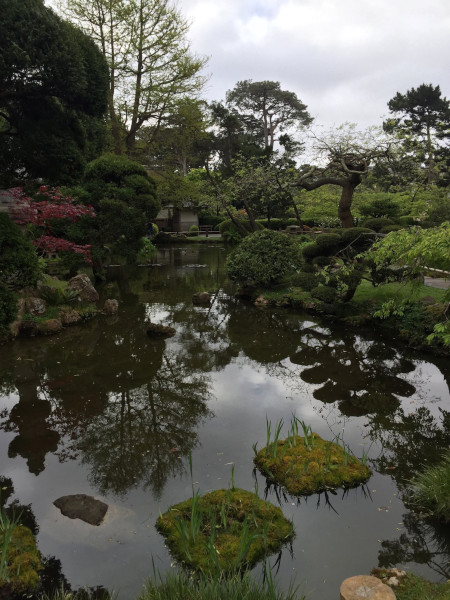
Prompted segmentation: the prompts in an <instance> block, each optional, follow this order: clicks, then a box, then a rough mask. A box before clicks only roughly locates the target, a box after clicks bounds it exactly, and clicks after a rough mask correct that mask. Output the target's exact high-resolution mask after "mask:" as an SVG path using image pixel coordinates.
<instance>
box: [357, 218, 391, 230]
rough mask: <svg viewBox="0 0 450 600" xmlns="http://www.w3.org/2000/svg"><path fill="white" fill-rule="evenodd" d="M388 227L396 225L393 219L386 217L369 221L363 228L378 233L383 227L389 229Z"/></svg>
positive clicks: (365, 222) (364, 223)
mask: <svg viewBox="0 0 450 600" xmlns="http://www.w3.org/2000/svg"><path fill="white" fill-rule="evenodd" d="M388 225H395V223H394V221H393V220H392V219H387V218H385V217H377V218H373V219H367V220H366V221H364V222H363V227H365V228H366V229H373V231H376V232H379V231H380V230H381V229H382V228H383V227H387V226H388Z"/></svg>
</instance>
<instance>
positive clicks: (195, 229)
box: [189, 225, 199, 237]
mask: <svg viewBox="0 0 450 600" xmlns="http://www.w3.org/2000/svg"><path fill="white" fill-rule="evenodd" d="M198 232H199V228H198V225H191V226H190V227H189V233H190V235H191V236H193V237H195V236H197V235H198Z"/></svg>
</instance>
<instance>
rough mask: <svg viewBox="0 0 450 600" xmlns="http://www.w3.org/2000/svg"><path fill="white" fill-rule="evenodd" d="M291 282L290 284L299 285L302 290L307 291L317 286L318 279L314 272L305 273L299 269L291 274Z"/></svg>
mask: <svg viewBox="0 0 450 600" xmlns="http://www.w3.org/2000/svg"><path fill="white" fill-rule="evenodd" d="M291 283H292V285H294V286H296V287H301V288H302V289H303V290H306V291H307V292H309V291H311V290H312V289H313V288H315V287H317V285H318V283H319V280H318V277H317V275H315V274H314V273H306V272H305V271H300V272H298V273H294V275H292V277H291Z"/></svg>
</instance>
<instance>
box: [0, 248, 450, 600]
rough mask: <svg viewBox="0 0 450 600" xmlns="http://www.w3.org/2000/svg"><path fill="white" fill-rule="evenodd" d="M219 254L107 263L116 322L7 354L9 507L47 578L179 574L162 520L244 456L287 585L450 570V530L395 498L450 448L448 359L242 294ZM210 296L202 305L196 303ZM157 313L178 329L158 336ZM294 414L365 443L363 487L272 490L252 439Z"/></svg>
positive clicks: (103, 580) (85, 581)
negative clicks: (17, 513) (277, 533)
mask: <svg viewBox="0 0 450 600" xmlns="http://www.w3.org/2000/svg"><path fill="white" fill-rule="evenodd" d="M225 257H226V250H225V249H224V248H223V247H220V246H219V245H217V246H214V245H211V246H203V245H198V246H193V245H192V246H187V247H178V248H177V247H168V248H162V249H160V251H159V254H158V257H157V259H156V261H157V264H155V265H154V266H152V267H149V268H143V267H140V268H139V267H136V268H133V269H128V270H124V269H122V268H120V267H111V268H110V269H109V271H108V279H107V281H106V282H105V283H104V285H103V287H102V290H101V293H102V295H103V298H107V297H109V298H117V299H118V300H119V303H120V308H119V314H118V315H116V316H112V317H100V318H98V319H95V320H93V321H90V322H88V323H86V324H85V325H82V326H77V327H73V328H69V329H67V330H65V331H63V332H61V333H60V334H58V335H56V336H54V337H48V338H30V339H23V340H18V341H15V342H14V343H12V344H10V345H6V346H3V347H2V348H0V409H1V415H0V416H1V424H0V426H1V434H0V457H1V462H2V471H1V472H2V475H3V478H9V479H10V480H11V481H10V482H9V485H12V486H13V487H14V492H13V493H12V495H11V497H10V500H12V499H17V500H18V502H19V503H20V504H22V505H28V504H29V505H30V508H31V511H32V513H33V515H34V517H35V519H36V523H37V526H38V528H39V532H38V536H37V539H38V545H39V548H40V550H41V552H42V553H43V555H45V556H50V557H54V560H51V561H49V564H50V565H52V566H53V571H54V572H56V571H58V568H59V569H60V571H61V572H62V573H63V574H64V576H65V577H66V578H67V580H68V581H69V582H70V584H71V585H72V587H74V588H77V587H79V586H89V587H95V586H100V585H102V586H105V587H106V588H107V589H108V590H110V591H112V590H114V591H115V592H116V593H118V598H119V600H131V599H132V598H133V597H135V595H136V594H137V593H138V591H139V590H140V589H141V587H142V585H143V583H144V582H145V580H146V579H147V578H148V577H149V576H150V575H151V573H152V570H153V568H156V569H157V570H158V571H159V572H160V573H164V572H166V571H167V570H170V569H173V568H174V565H173V559H172V558H171V556H170V555H169V553H168V550H167V548H166V547H165V545H164V540H163V539H162V537H161V536H160V534H159V533H158V532H157V531H156V529H155V522H156V519H157V518H158V515H159V514H160V513H163V512H165V511H166V510H167V509H168V507H169V506H171V505H172V504H175V503H178V502H181V501H183V500H185V499H187V498H188V497H189V496H190V495H191V489H192V485H194V488H195V489H200V490H201V492H203V493H206V492H208V491H211V490H215V489H220V488H226V487H228V486H229V485H230V482H231V477H232V475H231V470H232V466H233V465H234V481H235V484H236V485H237V486H239V487H242V488H244V489H246V490H249V491H254V490H255V489H257V490H258V493H259V495H260V496H261V497H264V496H265V495H266V496H267V498H268V499H269V500H270V501H271V502H272V503H273V504H275V505H277V506H280V507H281V508H282V510H283V513H284V515H285V516H286V517H287V518H289V519H292V521H293V524H294V528H295V533H296V535H295V538H294V540H293V542H292V545H291V546H290V547H285V548H284V549H283V551H282V553H281V554H280V555H277V556H272V557H271V558H270V559H269V564H270V565H271V566H272V567H273V570H274V572H277V579H278V581H279V582H280V584H281V586H282V587H284V588H285V589H286V588H287V587H288V586H289V583H290V582H291V581H292V580H295V581H296V583H298V584H300V585H301V588H302V589H303V591H305V592H306V593H308V594H309V598H310V599H311V600H319V599H320V600H332V599H334V598H336V597H337V596H336V595H337V594H338V589H339V585H340V583H341V582H342V580H343V579H345V578H346V577H349V576H352V575H356V574H364V573H369V572H370V570H371V569H372V568H373V567H376V566H389V565H398V566H403V567H405V568H406V569H409V570H412V571H413V572H415V573H418V574H422V575H424V576H426V577H427V578H429V579H432V580H435V581H436V580H440V579H441V578H445V579H448V578H450V566H449V559H450V535H449V534H448V532H446V531H445V530H444V529H440V528H437V527H432V526H430V525H428V524H425V523H424V522H423V521H421V520H420V519H418V518H417V516H415V515H414V514H413V513H411V512H410V511H409V510H408V509H407V508H406V507H405V506H404V504H403V501H402V497H403V496H404V492H405V486H406V483H407V481H408V479H409V478H410V477H411V476H412V475H413V473H414V472H415V471H416V469H417V468H418V466H419V465H421V464H424V463H425V462H426V461H427V460H428V459H429V458H433V457H434V456H436V453H437V452H439V451H440V450H441V449H443V448H446V447H448V446H449V445H450V412H449V411H450V396H449V385H448V382H449V376H450V366H449V364H448V361H445V360H444V359H439V358H436V357H432V356H431V355H421V354H419V353H413V352H410V351H409V350H407V349H405V348H404V347H400V346H396V345H395V340H392V339H391V340H390V339H386V337H384V338H383V337H381V336H377V335H375V334H373V333H367V332H364V331H359V330H354V329H352V330H350V329H344V328H342V327H337V326H334V325H330V323H329V322H320V321H319V320H318V319H316V318H312V317H310V316H308V315H304V314H299V313H296V312H294V311H291V310H288V309H283V308H279V309H261V308H256V307H254V306H252V305H250V304H248V303H245V302H244V301H242V300H239V299H236V298H235V297H234V293H233V289H232V288H231V287H230V285H229V283H228V282H227V280H226V276H225V271H224V264H225ZM203 290H210V291H212V292H213V294H214V295H213V303H212V306H211V307H209V308H205V307H196V306H194V305H193V304H192V294H193V293H194V292H196V291H203ZM149 320H151V321H152V322H155V323H163V324H165V325H170V326H172V327H175V328H176V330H177V333H176V335H175V337H173V338H171V339H168V340H164V341H156V342H155V341H153V340H151V339H150V338H148V337H147V335H146V325H145V324H146V322H148V321H149ZM292 415H296V416H297V417H298V418H299V419H302V420H303V421H305V422H306V423H307V424H310V425H311V426H312V429H313V431H315V432H317V433H318V434H319V435H320V436H321V437H323V438H326V439H333V438H334V437H335V436H337V435H338V434H339V435H341V436H343V439H344V441H345V442H346V444H348V445H349V447H350V449H351V451H352V452H353V453H354V454H355V455H356V456H361V455H362V454H363V451H365V452H367V453H368V454H369V457H370V458H369V464H370V466H371V468H372V470H373V476H372V477H371V479H370V480H369V481H368V483H367V485H365V486H362V487H359V488H355V489H351V490H347V491H343V490H338V491H337V492H336V493H328V494H325V493H323V494H320V495H313V496H309V497H308V498H302V499H300V500H298V499H296V498H291V497H288V496H286V495H283V494H281V493H280V492H279V491H278V490H275V489H266V484H265V479H264V478H263V477H262V476H261V475H260V474H259V473H255V472H254V469H253V449H252V445H253V444H254V443H255V442H258V447H259V448H261V447H262V446H264V445H265V438H266V419H268V420H269V421H271V422H272V423H274V424H275V423H277V422H278V421H279V420H280V419H284V421H285V422H286V423H289V421H290V419H291V417H292ZM189 453H191V456H192V468H193V481H192V480H191V476H190V469H189V464H188V455H189ZM5 482H6V483H5ZM3 483H4V489H5V488H6V487H7V483H8V480H7V479H3ZM79 493H82V494H89V495H92V496H95V497H96V498H99V499H101V500H103V501H104V502H106V503H107V504H108V505H109V510H108V512H107V516H106V519H105V521H104V522H103V523H102V524H101V525H100V526H98V527H95V526H92V525H88V524H87V523H84V522H82V521H80V520H73V519H69V518H67V517H64V516H63V515H62V514H61V513H60V511H59V510H58V509H57V508H56V507H55V506H54V505H53V501H54V500H55V499H56V498H58V497H60V496H63V495H67V494H79ZM58 561H60V562H58ZM260 571H261V567H256V572H257V573H258V572H260Z"/></svg>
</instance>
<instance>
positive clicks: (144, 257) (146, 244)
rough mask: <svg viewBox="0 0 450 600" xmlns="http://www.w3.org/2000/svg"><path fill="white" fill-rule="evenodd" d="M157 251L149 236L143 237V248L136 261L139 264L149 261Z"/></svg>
mask: <svg viewBox="0 0 450 600" xmlns="http://www.w3.org/2000/svg"><path fill="white" fill-rule="evenodd" d="M157 252H158V250H157V249H156V247H155V246H154V245H153V244H152V243H151V241H150V240H149V239H148V238H145V237H144V238H141V248H140V250H139V252H138V253H137V256H136V262H137V263H139V264H145V263H148V262H150V261H151V259H152V258H153V257H154V256H155V255H156V254H157Z"/></svg>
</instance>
